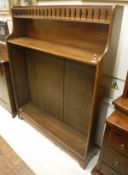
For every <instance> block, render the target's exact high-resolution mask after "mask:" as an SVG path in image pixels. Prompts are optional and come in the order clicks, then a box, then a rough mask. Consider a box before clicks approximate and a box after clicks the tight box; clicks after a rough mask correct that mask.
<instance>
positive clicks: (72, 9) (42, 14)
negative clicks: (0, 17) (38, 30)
mask: <svg viewBox="0 0 128 175" xmlns="http://www.w3.org/2000/svg"><path fill="white" fill-rule="evenodd" d="M113 8H114V7H113V6H103V5H102V6H100V5H98V6H31V7H14V8H13V9H12V15H13V18H28V19H52V20H61V21H62V20H64V21H75V22H89V23H101V24H110V22H111V18H112V12H113Z"/></svg>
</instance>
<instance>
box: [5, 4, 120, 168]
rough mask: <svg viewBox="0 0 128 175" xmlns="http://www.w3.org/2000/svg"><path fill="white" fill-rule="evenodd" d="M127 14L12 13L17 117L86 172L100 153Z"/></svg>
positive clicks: (93, 9) (111, 9)
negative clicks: (105, 104)
mask: <svg viewBox="0 0 128 175" xmlns="http://www.w3.org/2000/svg"><path fill="white" fill-rule="evenodd" d="M122 14H123V7H119V6H117V7H116V6H30V7H14V8H13V9H12V17H13V28H14V30H13V34H12V35H11V36H9V37H8V39H7V44H8V51H9V57H10V67H11V72H12V78H13V84H14V91H15V99H16V105H17V111H18V114H19V116H20V117H22V118H24V119H25V120H26V121H28V122H29V123H31V124H32V125H33V126H34V127H36V128H38V129H39V130H40V131H42V132H43V133H45V134H46V135H47V136H49V137H50V138H51V139H52V140H53V141H55V142H56V143H58V144H59V145H61V146H62V147H63V148H65V149H66V150H67V151H68V152H69V153H71V154H72V155H73V156H74V157H75V158H76V159H78V161H79V163H80V164H81V166H82V167H85V166H86V165H87V163H88V161H89V160H90V159H91V157H92V156H93V155H94V154H96V153H97V151H98V148H97V146H96V144H95V138H96V131H97V123H98V120H99V107H100V104H101V103H102V99H103V97H104V92H105V91H106V88H108V87H109V88H110V82H108V78H107V77H108V75H109V74H111V73H112V70H113V66H114V62H115V59H116V51H117V47H118V39H119V34H120V28H121V19H122ZM42 149H43V148H42ZM49 156H50V155H49Z"/></svg>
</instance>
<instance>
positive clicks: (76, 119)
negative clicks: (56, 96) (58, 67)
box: [64, 60, 95, 135]
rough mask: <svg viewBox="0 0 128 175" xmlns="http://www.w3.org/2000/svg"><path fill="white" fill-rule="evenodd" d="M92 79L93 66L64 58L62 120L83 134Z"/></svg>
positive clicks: (88, 118) (88, 109) (86, 131)
mask: <svg viewBox="0 0 128 175" xmlns="http://www.w3.org/2000/svg"><path fill="white" fill-rule="evenodd" d="M94 79H95V67H93V66H90V65H84V64H81V63H76V62H74V61H67V60H66V62H65V79H64V82H65V84H64V121H65V122H66V123H68V124H69V125H71V126H72V127H74V128H76V129H78V130H79V131H81V132H82V133H84V134H85V135H87V134H88V127H89V123H90V122H89V121H90V111H91V106H92V104H91V103H92V95H93V88H94V81H95V80H94Z"/></svg>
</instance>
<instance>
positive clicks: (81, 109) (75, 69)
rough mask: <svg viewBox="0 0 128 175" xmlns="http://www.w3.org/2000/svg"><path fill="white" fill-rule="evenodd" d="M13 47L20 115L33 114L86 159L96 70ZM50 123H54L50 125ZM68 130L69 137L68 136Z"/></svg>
mask: <svg viewBox="0 0 128 175" xmlns="http://www.w3.org/2000/svg"><path fill="white" fill-rule="evenodd" d="M10 47H11V50H12V53H11V56H12V57H13V62H12V64H13V71H14V74H15V80H16V89H17V98H18V104H17V105H18V108H19V109H20V111H21V115H22V113H26V114H27V113H28V114H29V113H30V116H31V117H32V118H33V117H34V118H36V119H37V120H40V121H41V122H42V125H43V126H44V127H46V128H47V127H48V128H49V130H51V132H55V135H57V136H58V135H59V136H58V137H61V139H62V138H63V139H64V142H66V143H67V144H69V145H70V146H71V147H74V150H75V151H77V152H78V153H79V154H80V155H81V156H84V152H85V145H86V139H87V135H88V130H89V121H90V111H91V103H92V95H93V87H94V79H95V66H92V65H86V64H83V63H78V62H77V63H76V62H75V61H72V60H67V59H65V58H61V59H60V58H59V57H57V56H54V55H51V54H46V53H42V52H40V51H35V50H32V49H28V48H24V47H20V46H14V45H12V44H10ZM17 66H18V69H16V67H17ZM34 109H35V110H34ZM25 111H26V112H25ZM29 111H31V112H29ZM36 113H39V115H37V114H36ZM41 118H42V119H41ZM53 118H54V119H53ZM45 120H46V121H45ZM47 120H48V121H47ZM51 120H53V121H54V122H50V121H51ZM44 121H45V122H46V126H45V122H44ZM47 122H48V123H49V122H50V123H51V124H50V125H49V124H48V123H47ZM56 123H59V124H58V127H57V130H54V131H52V130H53V127H54V125H57V124H56ZM51 125H52V127H51ZM50 128H51V129H50ZM65 130H66V132H69V133H68V134H66V133H65ZM74 131H75V132H74ZM67 135H69V136H67ZM78 135H79V138H78ZM71 140H72V141H71ZM72 142H75V144H72ZM80 143H82V144H80ZM74 145H75V146H74Z"/></svg>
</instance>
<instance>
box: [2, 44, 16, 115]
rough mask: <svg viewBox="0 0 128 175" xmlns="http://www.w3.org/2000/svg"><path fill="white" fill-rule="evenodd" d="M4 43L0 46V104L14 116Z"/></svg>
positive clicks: (12, 95) (13, 103) (12, 96)
mask: <svg viewBox="0 0 128 175" xmlns="http://www.w3.org/2000/svg"><path fill="white" fill-rule="evenodd" d="M8 61H9V60H8V54H7V48H6V45H5V43H1V44H0V104H1V105H2V106H4V107H5V108H6V109H7V110H8V111H9V112H11V113H12V115H13V116H14V115H15V113H16V109H15V102H14V94H13V88H12V81H11V76H10V69H9V63H8Z"/></svg>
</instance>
